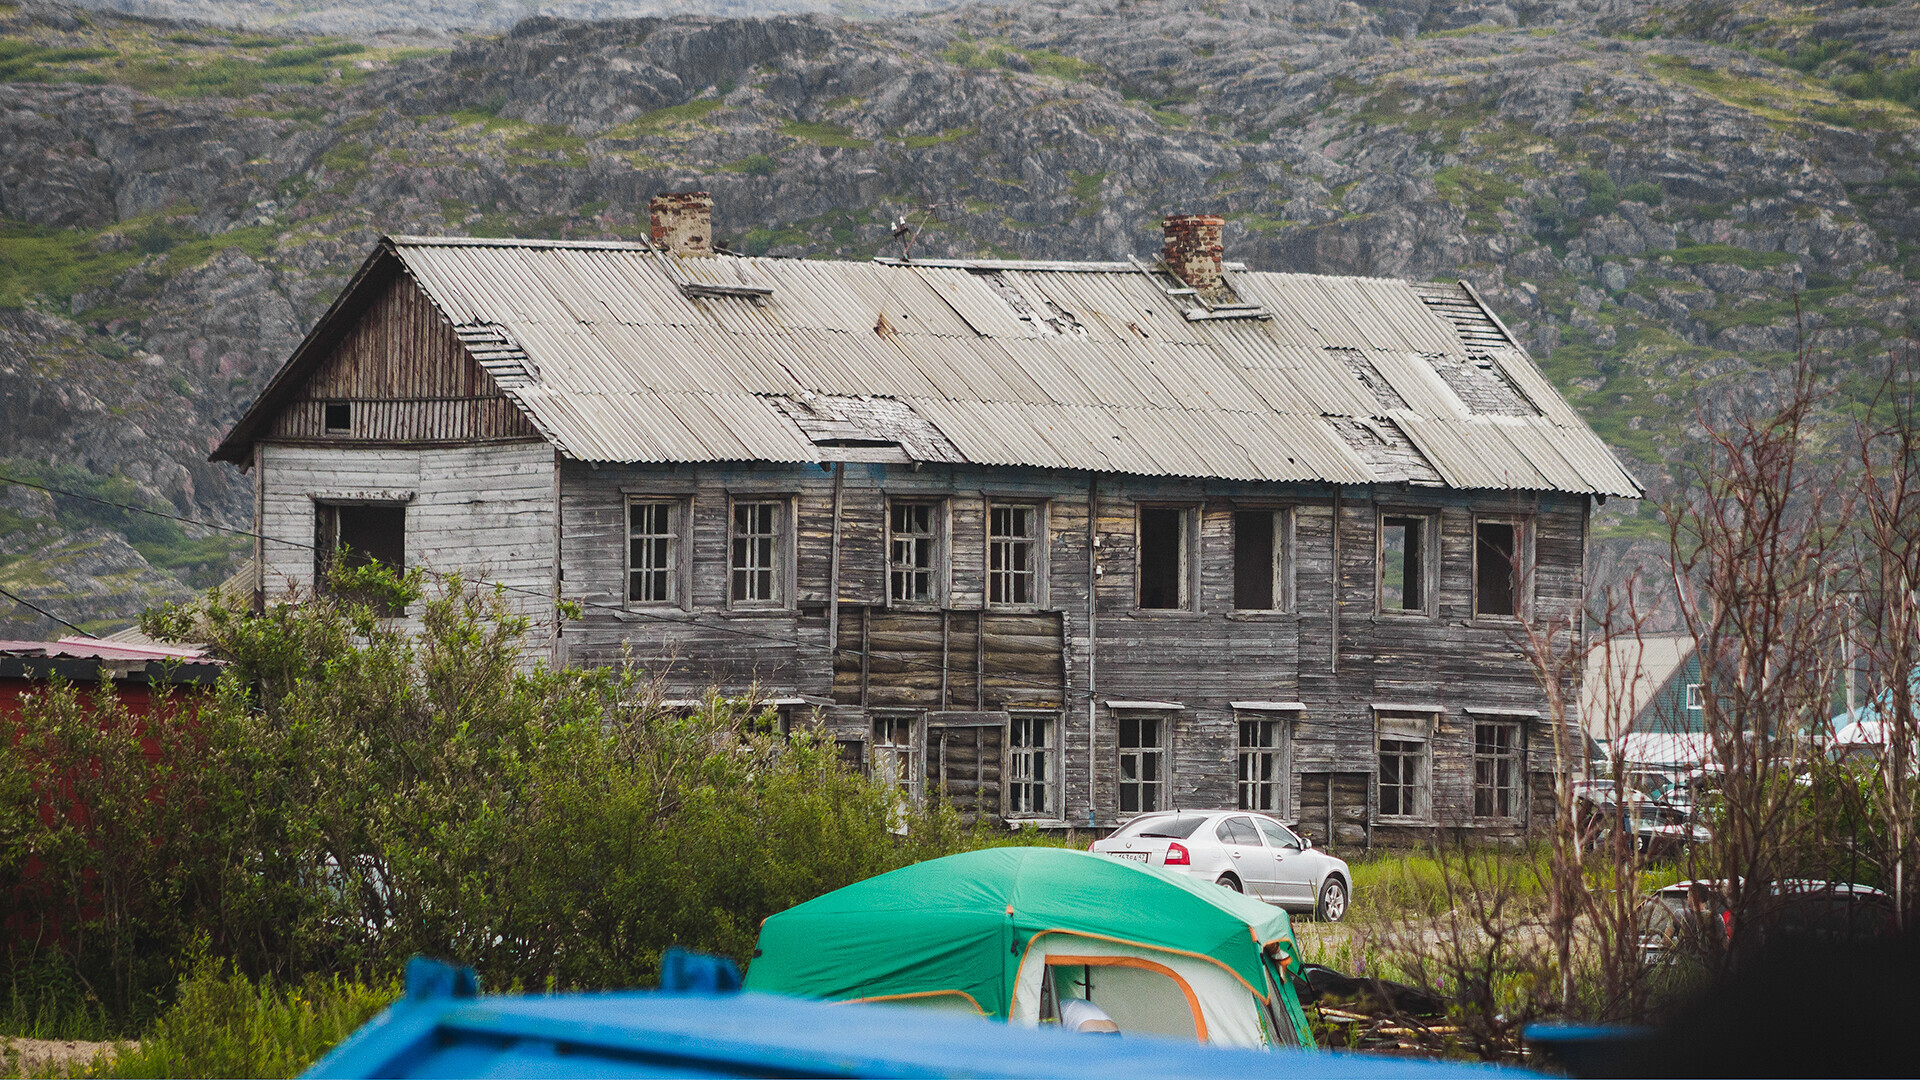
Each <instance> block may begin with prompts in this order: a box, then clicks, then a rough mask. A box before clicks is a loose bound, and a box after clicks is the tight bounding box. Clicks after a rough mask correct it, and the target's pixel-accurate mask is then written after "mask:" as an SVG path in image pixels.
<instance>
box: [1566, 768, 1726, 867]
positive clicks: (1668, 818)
mask: <svg viewBox="0 0 1920 1080" xmlns="http://www.w3.org/2000/svg"><path fill="white" fill-rule="evenodd" d="M1573 800H1574V813H1575V815H1576V820H1577V821H1578V823H1579V829H1580V842H1581V843H1582V844H1583V845H1585V846H1587V847H1589V848H1592V847H1598V846H1600V845H1601V844H1603V843H1604V842H1605V841H1606V839H1607V838H1608V837H1609V836H1611V835H1613V833H1614V831H1615V830H1616V829H1625V830H1626V831H1627V832H1628V834H1629V835H1631V836H1632V837H1633V841H1634V846H1635V847H1636V848H1638V849H1639V850H1640V851H1641V852H1642V853H1644V854H1647V855H1650V856H1652V857H1654V858H1656V859H1673V858H1678V857H1679V856H1680V854H1681V853H1682V852H1684V851H1685V850H1686V849H1687V848H1689V847H1691V846H1692V845H1694V844H1704V843H1706V842H1707V841H1709V840H1711V839H1713V833H1712V832H1711V831H1710V830H1708V828H1707V827H1706V826H1705V825H1703V824H1701V823H1700V822H1699V821H1698V820H1697V818H1696V815H1695V814H1694V812H1693V810H1692V808H1691V806H1676V805H1674V804H1672V803H1669V802H1665V801H1663V800H1660V799H1655V798H1652V797H1650V796H1648V795H1647V794H1646V793H1645V792H1642V791H1639V790H1637V789H1631V788H1630V789H1629V790H1628V791H1627V796H1626V800H1625V805H1624V806H1623V805H1622V802H1621V798H1620V795H1619V793H1618V792H1617V791H1616V790H1615V787H1614V783H1613V781H1611V780H1590V781H1585V782H1582V783H1578V784H1575V785H1574V790H1573Z"/></svg>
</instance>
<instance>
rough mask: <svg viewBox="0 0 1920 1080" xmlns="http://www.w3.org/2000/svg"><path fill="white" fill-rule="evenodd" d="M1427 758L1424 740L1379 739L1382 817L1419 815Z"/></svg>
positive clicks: (1422, 799)
mask: <svg viewBox="0 0 1920 1080" xmlns="http://www.w3.org/2000/svg"><path fill="white" fill-rule="evenodd" d="M1426 760H1427V744H1426V742H1425V740H1416V739H1381V740H1380V816H1381V817H1420V816H1421V807H1422V805H1423V803H1424V801H1425V800H1424V798H1423V796H1424V790H1423V789H1424V787H1425V783H1426Z"/></svg>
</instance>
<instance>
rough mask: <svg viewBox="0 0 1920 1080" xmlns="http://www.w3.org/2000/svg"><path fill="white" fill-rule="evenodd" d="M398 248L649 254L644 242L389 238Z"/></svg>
mask: <svg viewBox="0 0 1920 1080" xmlns="http://www.w3.org/2000/svg"><path fill="white" fill-rule="evenodd" d="M385 239H386V241H387V242H388V243H390V244H392V245H394V246H395V247H491V248H566V249H570V250H575V251H650V250H652V247H651V245H649V244H648V243H647V242H646V241H644V240H546V239H541V238H538V237H534V238H526V237H512V236H418V235H413V234H409V233H394V234H391V235H388V236H387V237H386V238H385Z"/></svg>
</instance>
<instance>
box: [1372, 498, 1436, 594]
mask: <svg viewBox="0 0 1920 1080" xmlns="http://www.w3.org/2000/svg"><path fill="white" fill-rule="evenodd" d="M1430 520H1431V519H1430V518H1427V517H1423V516H1418V515H1406V514H1384V515H1382V516H1381V518H1380V556H1379V557H1380V610H1381V611H1388V612H1397V611H1405V612H1424V611H1426V610H1427V523H1428V521H1430Z"/></svg>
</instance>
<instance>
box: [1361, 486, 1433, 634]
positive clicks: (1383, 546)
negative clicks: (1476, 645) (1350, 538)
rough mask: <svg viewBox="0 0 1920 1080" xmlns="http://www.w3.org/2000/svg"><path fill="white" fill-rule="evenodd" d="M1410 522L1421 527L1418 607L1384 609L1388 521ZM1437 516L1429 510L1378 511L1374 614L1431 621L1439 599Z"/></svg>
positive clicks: (1375, 532)
mask: <svg viewBox="0 0 1920 1080" xmlns="http://www.w3.org/2000/svg"><path fill="white" fill-rule="evenodd" d="M1389 518H1411V519H1414V520H1417V521H1419V522H1420V523H1421V525H1420V559H1419V562H1420V603H1419V604H1418V605H1417V606H1414V607H1398V608H1390V607H1388V606H1387V520H1388V519H1389ZM1439 533H1440V512H1439V511H1438V510H1432V509H1395V508H1390V507H1381V508H1380V509H1379V512H1378V513H1376V514H1375V515H1374V527H1373V611H1374V614H1375V615H1386V616H1389V617H1392V618H1418V619H1430V618H1432V617H1433V615H1434V603H1435V599H1436V597H1438V596H1439V592H1440V590H1439V588H1438V586H1439V580H1438V579H1439V577H1440V573H1439V571H1440V558H1439V555H1440V552H1439V547H1440V544H1439V539H1440V536H1439Z"/></svg>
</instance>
